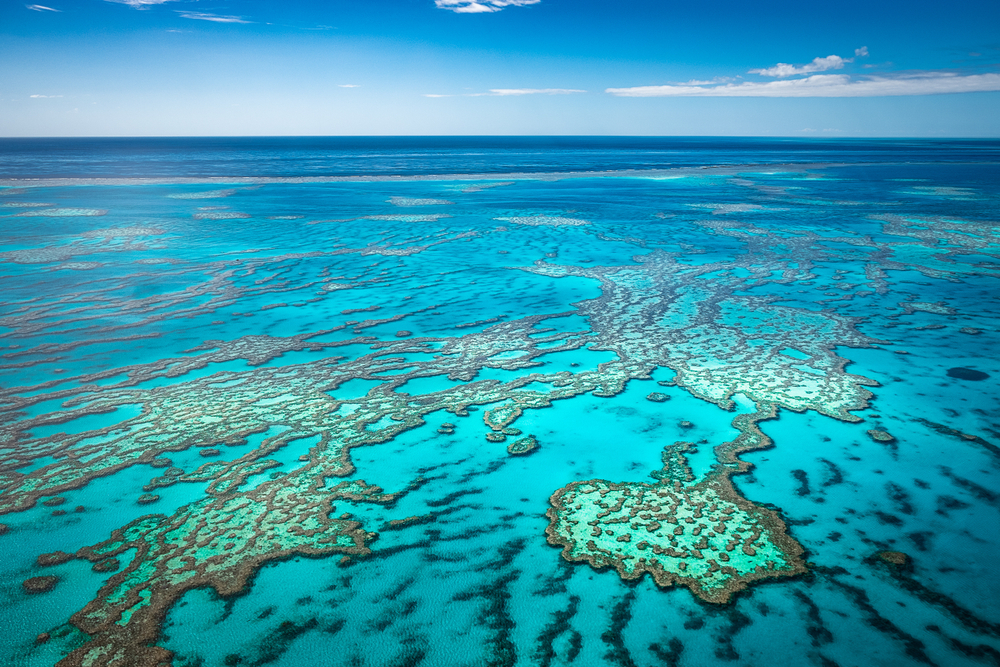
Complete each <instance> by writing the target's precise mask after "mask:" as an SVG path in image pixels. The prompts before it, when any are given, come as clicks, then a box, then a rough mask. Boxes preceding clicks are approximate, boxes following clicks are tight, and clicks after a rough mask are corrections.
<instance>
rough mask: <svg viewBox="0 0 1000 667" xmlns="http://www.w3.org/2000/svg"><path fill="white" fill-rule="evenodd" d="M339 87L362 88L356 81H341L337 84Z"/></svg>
mask: <svg viewBox="0 0 1000 667" xmlns="http://www.w3.org/2000/svg"><path fill="white" fill-rule="evenodd" d="M337 87H338V88H360V87H361V86H359V85H358V84H356V83H341V84H339V85H338V86H337Z"/></svg>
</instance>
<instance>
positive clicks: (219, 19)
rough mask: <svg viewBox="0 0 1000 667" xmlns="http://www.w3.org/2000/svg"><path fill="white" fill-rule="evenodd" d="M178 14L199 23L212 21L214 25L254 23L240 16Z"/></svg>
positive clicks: (184, 12) (203, 13)
mask: <svg viewBox="0 0 1000 667" xmlns="http://www.w3.org/2000/svg"><path fill="white" fill-rule="evenodd" d="M177 13H178V14H180V15H181V18H182V19H195V20H198V21H212V22H214V23H253V21H247V20H245V19H244V18H242V17H240V16H221V15H219V14H207V13H205V12H189V11H183V10H180V9H178V10H177Z"/></svg>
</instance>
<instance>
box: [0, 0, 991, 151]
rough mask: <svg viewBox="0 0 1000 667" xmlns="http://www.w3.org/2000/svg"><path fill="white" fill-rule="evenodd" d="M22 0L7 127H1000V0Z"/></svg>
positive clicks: (15, 21) (0, 97)
mask: <svg viewBox="0 0 1000 667" xmlns="http://www.w3.org/2000/svg"><path fill="white" fill-rule="evenodd" d="M42 1H43V2H44V3H45V4H30V3H25V2H23V1H22V2H15V1H13V0H0V63H2V71H3V76H2V77H0V136H140V135H168V136H169V135H387V134H388V135H407V134H410V135H413V134H417V135H434V134H479V135H482V134H496V135H500V134H515V135H516V134H570V135H573V134H584V135H585V134H599V135H744V136H759V135H768V136H830V137H838V136H914V137H916V136H929V137H940V136H953V137H954V136H965V137H974V136H982V137H997V136H1000V29H998V26H1000V2H996V0H988V1H976V2H963V1H961V0H958V1H957V2H948V3H941V2H933V3H931V2H919V1H917V2H914V1H912V0H910V1H908V2H898V1H895V0H890V1H879V2H875V3H872V2H853V1H847V2H844V1H842V2H839V3H809V2H802V1H801V0H800V1H799V2H769V3H747V2H745V1H744V2H730V1H727V0H717V1H715V2H711V3H693V2H672V1H668V0H656V1H654V0H478V1H473V0H323V1H312V0H286V1H284V2H277V1H275V0H42Z"/></svg>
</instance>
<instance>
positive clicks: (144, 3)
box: [107, 0, 172, 9]
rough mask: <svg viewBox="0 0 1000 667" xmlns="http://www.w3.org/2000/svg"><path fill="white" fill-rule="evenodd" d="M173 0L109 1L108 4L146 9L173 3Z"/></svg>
mask: <svg viewBox="0 0 1000 667" xmlns="http://www.w3.org/2000/svg"><path fill="white" fill-rule="evenodd" d="M171 1H172V0H107V2H116V3H118V4H119V5H128V6H129V7H134V8H135V9H146V8H147V7H151V6H152V5H162V4H163V3H165V2H171Z"/></svg>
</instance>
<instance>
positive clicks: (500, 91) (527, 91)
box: [471, 88, 587, 97]
mask: <svg viewBox="0 0 1000 667" xmlns="http://www.w3.org/2000/svg"><path fill="white" fill-rule="evenodd" d="M585 92H587V91H586V90H574V89H572V88H493V89H491V90H490V92H488V93H472V95H471V96H475V97H482V96H490V95H493V96H497V97H507V96H508V95H572V94H573V93H585Z"/></svg>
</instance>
